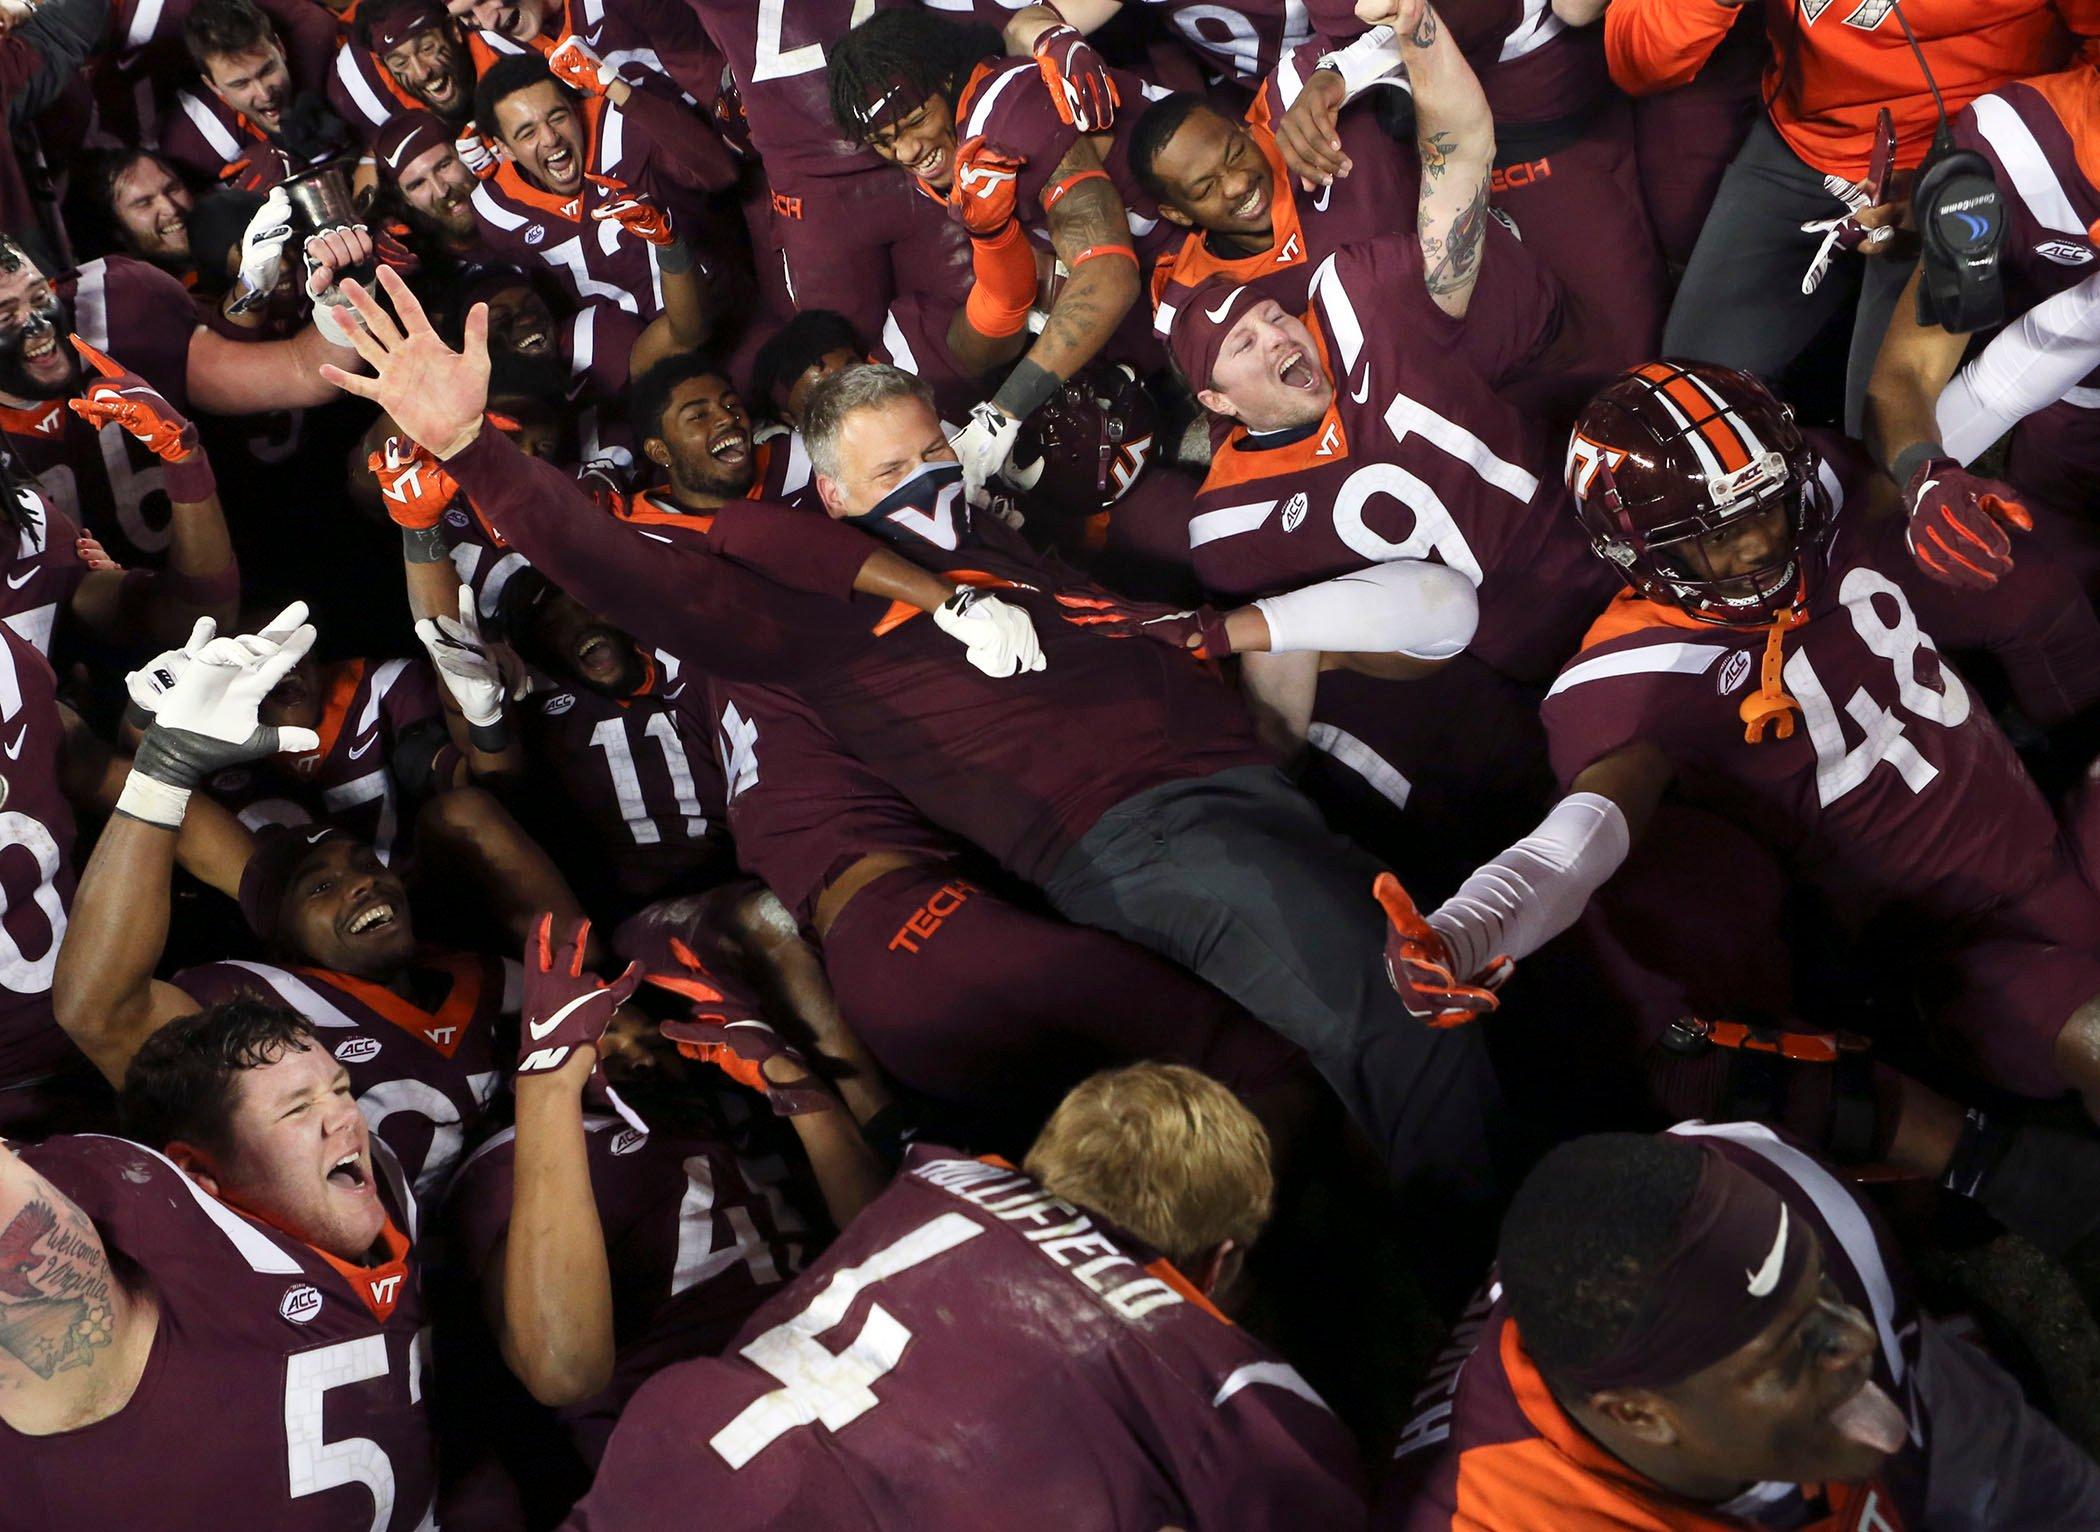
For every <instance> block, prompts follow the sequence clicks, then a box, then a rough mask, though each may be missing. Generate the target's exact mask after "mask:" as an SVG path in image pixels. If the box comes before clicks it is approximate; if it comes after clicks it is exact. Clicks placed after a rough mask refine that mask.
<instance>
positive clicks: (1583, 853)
mask: <svg viewBox="0 0 2100 1532" xmlns="http://www.w3.org/2000/svg"><path fill="white" fill-rule="evenodd" d="M1628 840H1629V837H1628V835H1627V831H1626V816H1625V815H1623V814H1621V813H1620V812H1619V806H1618V805H1617V804H1616V803H1614V802H1612V800H1611V799H1609V798H1607V797H1605V796H1604V795H1603V794H1601V793H1570V794H1568V796H1567V797H1565V798H1563V799H1561V801H1560V802H1559V803H1557V804H1555V805H1554V807H1553V812H1552V813H1550V814H1548V815H1547V816H1546V817H1545V818H1544V819H1542V820H1540V821H1539V827H1538V828H1537V829H1536V830H1533V831H1532V832H1531V833H1530V834H1529V835H1527V836H1525V837H1524V838H1523V839H1522V840H1520V841H1518V842H1517V843H1516V844H1515V845H1514V846H1511V847H1510V848H1509V849H1508V850H1507V851H1505V852H1503V853H1502V854H1501V855H1500V856H1498V857H1496V858H1495V859H1494V860H1493V861H1492V862H1488V863H1486V864H1485V865H1483V866H1482V867H1481V868H1480V869H1479V870H1478V871H1476V872H1475V873H1474V874H1473V876H1471V877H1470V878H1468V879H1466V881H1465V882H1464V883H1463V884H1461V885H1460V887H1459V890H1458V892H1457V893H1455V894H1453V895H1452V896H1451V897H1450V899H1448V900H1447V901H1445V903H1444V904H1443V906H1442V907H1441V908H1439V909H1438V910H1437V911H1436V912H1435V913H1434V914H1432V915H1431V916H1430V917H1429V924H1430V925H1431V926H1433V927H1434V928H1435V929H1436V931H1437V934H1438V935H1440V936H1442V937H1443V938H1444V944H1445V945H1446V946H1447V947H1449V948H1450V949H1451V958H1452V969H1451V971H1452V973H1453V974H1455V975H1456V976H1457V977H1458V978H1459V979H1461V980H1464V979H1471V978H1472V977H1473V976H1474V975H1476V974H1478V973H1480V972H1481V971H1482V970H1483V969H1485V968H1486V967H1487V966H1488V964H1490V963H1492V962H1494V961H1495V960H1496V959H1497V958H1505V957H1506V958H1512V959H1515V958H1524V957H1529V956H1530V955H1531V954H1532V953H1534V952H1536V951H1538V949H1539V948H1541V947H1543V946H1545V945H1546V943H1547V942H1549V941H1551V940H1552V939H1553V938H1554V937H1556V936H1558V935H1560V933H1561V932H1563V931H1565V930H1567V928H1568V927H1569V926H1571V925H1573V924H1574V923H1575V917H1576V916H1578V915H1580V914H1581V913H1582V908H1583V906H1584V905H1586V904H1588V903H1589V902H1590V895H1592V894H1594V893H1595V892H1596V891H1597V890H1598V888H1599V887H1601V886H1602V885H1603V883H1604V881H1605V879H1607V878H1609V877H1610V876H1611V875H1612V874H1613V873H1615V872H1617V871H1618V870H1619V864H1620V863H1621V862H1623V861H1625V860H1626V848H1627V844H1628Z"/></svg>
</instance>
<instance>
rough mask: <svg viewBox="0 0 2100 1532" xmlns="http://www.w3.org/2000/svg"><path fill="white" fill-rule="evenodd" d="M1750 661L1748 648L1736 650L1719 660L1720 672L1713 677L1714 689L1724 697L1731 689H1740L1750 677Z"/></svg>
mask: <svg viewBox="0 0 2100 1532" xmlns="http://www.w3.org/2000/svg"><path fill="white" fill-rule="evenodd" d="M1752 663H1753V662H1752V660H1751V658H1750V651H1749V650H1748V649H1738V650H1736V652H1735V653H1733V654H1731V655H1729V656H1728V658H1727V659H1725V660H1723V661H1722V662H1721V674H1720V675H1719V676H1718V677H1716V678H1715V681H1714V690H1715V691H1717V692H1719V693H1720V694H1721V695H1722V696H1724V697H1725V696H1727V695H1728V694H1729V693H1730V692H1732V691H1740V690H1741V689H1742V685H1743V683H1744V682H1745V681H1747V680H1749V679H1750V666H1751V664H1752Z"/></svg>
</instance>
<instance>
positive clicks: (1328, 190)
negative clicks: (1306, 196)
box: [1313, 181, 1334, 213]
mask: <svg viewBox="0 0 2100 1532" xmlns="http://www.w3.org/2000/svg"><path fill="white" fill-rule="evenodd" d="M1333 195H1334V182H1332V181H1329V182H1328V183H1327V184H1326V185H1325V186H1323V187H1321V188H1320V195H1319V196H1317V197H1315V198H1313V211H1315V212H1318V213H1324V212H1326V211H1327V199H1328V198H1329V197H1332V196H1333Z"/></svg>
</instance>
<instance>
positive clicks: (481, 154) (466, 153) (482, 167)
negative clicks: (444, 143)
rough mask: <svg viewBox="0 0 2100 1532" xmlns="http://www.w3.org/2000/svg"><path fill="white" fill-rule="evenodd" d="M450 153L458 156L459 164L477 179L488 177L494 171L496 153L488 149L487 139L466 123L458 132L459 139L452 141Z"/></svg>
mask: <svg viewBox="0 0 2100 1532" xmlns="http://www.w3.org/2000/svg"><path fill="white" fill-rule="evenodd" d="M452 152H453V153H454V154H456V155H458V156H459V162H460V163H461V164H462V165H464V166H466V167H467V169H469V170H471V171H472V172H473V173H474V175H475V176H476V177H477V178H480V177H484V176H488V175H490V174H492V173H494V171H495V169H496V151H495V150H494V149H491V148H490V147H489V141H488V140H487V139H485V138H483V137H482V136H481V135H480V134H479V133H478V132H476V131H475V129H474V125H473V124H472V123H468V124H467V126H466V127H465V128H463V129H461V130H460V135H459V137H457V138H455V139H454V140H452Z"/></svg>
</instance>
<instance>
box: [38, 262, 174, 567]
mask: <svg viewBox="0 0 2100 1532" xmlns="http://www.w3.org/2000/svg"><path fill="white" fill-rule="evenodd" d="M52 285H53V286H54V287H55V288H56V289H57V291H58V295H59V298H60V299H61V300H62V301H63V302H64V303H65V304H66V306H67V307H68V309H69V310H70V311H71V313H72V316H73V328H74V329H75V330H76V331H78V332H79V335H80V338H81V339H82V340H84V341H86V342H87V343H88V344H89V345H91V346H93V347H95V348H96V349H97V350H98V351H102V352H105V353H107V354H108V355H110V356H113V357H115V358H116V359H117V360H118V361H120V362H122V363H123V364H124V365H125V366H126V367H128V368H130V369H131V370H132V371H133V372H135V373H137V374H138V375H139V376H140V377H142V378H144V379H145V380H146V381H147V382H148V383H151V384H152V385H153V387H154V388H155V389H156V390H158V391H159V393H160V395H161V396H162V397H163V398H165V399H166V400H167V401H168V402H169V403H170V404H172V405H174V406H175V408H176V409H178V410H187V409H188V407H189V393H190V391H189V357H190V338H191V336H193V335H194V334H196V331H197V321H196V318H195V314H194V310H193V309H192V308H191V306H190V298H189V294H188V293H187V292H186V291H184V289H183V286H182V284H181V283H180V282H178V281H176V280H175V278H173V277H171V276H169V275H168V274H167V273H166V272H165V271H162V270H161V269H160V268H159V267H157V266H149V265H147V264H146V263H145V262H144V261H134V260H130V259H128V258H126V257H124V256H121V255H111V256H105V257H103V258H102V259H101V260H99V261H90V262H88V263H87V265H85V266H83V267H81V268H80V270H79V272H78V273H76V274H75V275H73V276H71V277H68V278H66V279H64V280H62V281H59V282H55V283H53V284H52ZM0 431H4V432H6V434H7V447H8V450H9V451H10V452H12V453H13V454H14V456H15V460H16V462H18V463H19V464H21V466H22V468H23V470H24V471H25V472H26V473H27V474H28V475H29V476H30V477H31V478H34V479H35V480H36V481H37V488H38V489H40V490H42V491H43V494H44V498H45V499H46V500H47V501H49V502H50V504H51V506H52V508H53V509H54V510H58V511H61V512H63V513H64V514H65V515H67V516H69V517H70V518H72V520H73V521H75V522H77V523H78V524H79V525H81V526H84V527H86V528H87V529H88V531H90V532H92V533H94V534H95V536H96V537H98V538H100V539H101V541H102V545H103V546H104V547H105V548H107V549H108V550H109V552H110V554H111V556H112V557H113V558H115V559H116V561H117V562H118V563H119V564H123V565H126V566H127V567H128V566H130V565H133V564H148V565H158V564H159V563H160V562H161V558H160V556H161V554H162V553H163V552H164V551H165V550H166V548H167V546H168V494H167V490H166V489H165V487H164V486H163V483H162V479H163V472H162V466H163V465H162V463H161V461H160V459H159V458H157V457H155V456H154V455H153V454H152V453H151V452H149V451H147V450H146V448H145V446H144V444H143V443H141V442H139V441H137V440H136V439H134V438H133V437H132V436H131V435H130V434H129V433H128V432H127V431H125V429H124V428H123V427H122V426H119V425H107V426H104V427H102V429H101V430H99V431H97V430H96V429H95V428H94V427H93V426H90V425H89V424H88V423H87V422H86V421H84V420H82V419H81V418H80V417H79V416H78V415H75V414H74V413H73V412H72V411H71V410H69V409H67V408H66V402H65V400H63V399H49V400H39V401H38V402H37V403H35V404H33V405H31V406H30V407H28V408H26V409H12V408H8V407H6V406H0Z"/></svg>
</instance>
